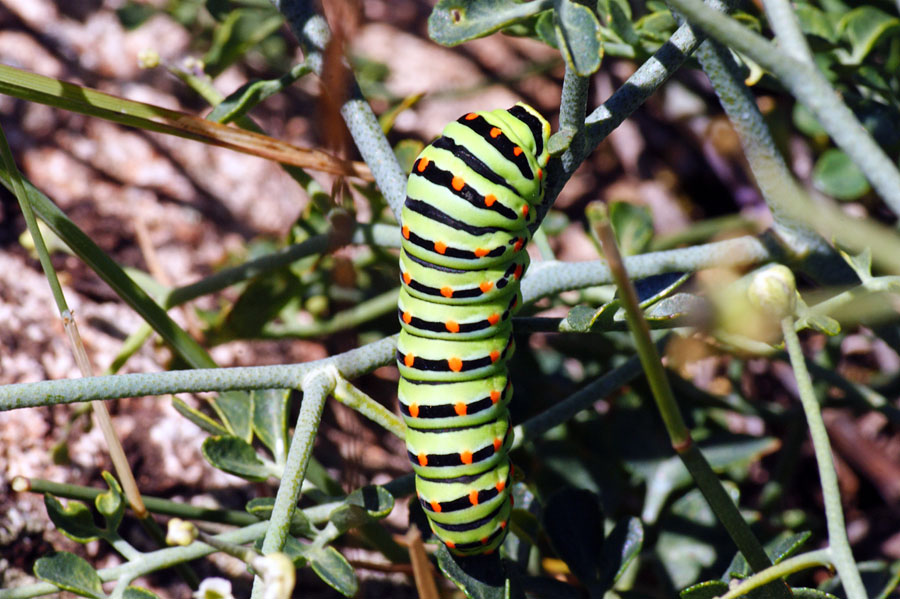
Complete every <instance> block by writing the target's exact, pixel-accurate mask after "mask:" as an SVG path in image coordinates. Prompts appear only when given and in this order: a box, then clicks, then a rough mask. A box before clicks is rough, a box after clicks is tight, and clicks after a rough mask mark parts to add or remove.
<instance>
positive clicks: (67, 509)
mask: <svg viewBox="0 0 900 599" xmlns="http://www.w3.org/2000/svg"><path fill="white" fill-rule="evenodd" d="M44 505H45V506H46V507H47V515H48V516H50V520H51V521H52V522H53V524H54V525H55V526H56V528H58V529H59V530H60V531H61V532H62V533H63V534H64V535H66V536H67V537H69V538H70V539H72V540H73V541H77V542H79V543H87V542H89V541H95V540H97V539H99V538H101V537H103V536H104V531H103V530H102V529H101V528H99V527H98V526H97V525H96V524H94V516H93V515H92V514H91V510H90V509H88V507H87V506H86V505H84V504H83V503H81V502H80V501H75V500H69V503H68V505H67V506H63V504H62V503H61V502H60V501H59V500H58V499H57V498H56V497H54V496H53V495H50V494H49V493H44Z"/></svg>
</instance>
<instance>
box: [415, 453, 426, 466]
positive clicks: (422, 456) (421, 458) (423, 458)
mask: <svg viewBox="0 0 900 599" xmlns="http://www.w3.org/2000/svg"><path fill="white" fill-rule="evenodd" d="M416 457H418V458H419V466H427V465H428V456H427V455H425V454H424V453H420V454H419V455H418V456H416Z"/></svg>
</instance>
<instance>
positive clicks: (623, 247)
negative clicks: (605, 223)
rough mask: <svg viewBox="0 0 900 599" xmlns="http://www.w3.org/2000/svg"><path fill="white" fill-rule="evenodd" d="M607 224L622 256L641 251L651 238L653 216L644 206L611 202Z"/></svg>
mask: <svg viewBox="0 0 900 599" xmlns="http://www.w3.org/2000/svg"><path fill="white" fill-rule="evenodd" d="M609 224H610V226H612V229H613V232H614V233H615V234H616V241H618V242H619V251H621V252H622V255H623V256H633V255H635V254H641V253H643V252H644V251H645V250H646V249H647V247H648V246H649V245H650V241H651V240H652V239H653V216H651V214H650V209H649V208H647V207H646V206H637V205H635V204H631V203H629V202H612V203H611V204H610V205H609Z"/></svg>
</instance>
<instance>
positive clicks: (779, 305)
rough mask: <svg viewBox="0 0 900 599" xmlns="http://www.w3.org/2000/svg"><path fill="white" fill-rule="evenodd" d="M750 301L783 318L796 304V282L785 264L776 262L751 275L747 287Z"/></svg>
mask: <svg viewBox="0 0 900 599" xmlns="http://www.w3.org/2000/svg"><path fill="white" fill-rule="evenodd" d="M747 298H748V299H749V300H750V303H751V304H752V305H753V306H754V307H755V308H758V309H760V310H762V311H763V312H766V313H768V314H771V315H772V316H775V317H777V318H784V317H785V316H787V315H788V314H792V313H793V312H794V308H795V307H796V305H797V284H796V282H795V281H794V273H792V272H791V271H790V269H789V268H788V267H787V266H783V265H781V264H776V265H774V266H770V267H769V268H766V269H763V270H760V271H759V272H757V273H756V274H754V275H753V279H752V280H751V281H750V287H749V288H748V289H747Z"/></svg>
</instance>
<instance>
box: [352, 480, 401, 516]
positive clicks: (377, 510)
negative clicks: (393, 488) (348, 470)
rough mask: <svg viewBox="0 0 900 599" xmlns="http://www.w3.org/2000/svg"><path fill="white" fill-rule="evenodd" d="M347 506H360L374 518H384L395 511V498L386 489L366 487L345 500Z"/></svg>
mask: <svg viewBox="0 0 900 599" xmlns="http://www.w3.org/2000/svg"><path fill="white" fill-rule="evenodd" d="M344 503H345V504H347V505H354V506H359V507H361V508H363V509H365V510H366V512H368V513H369V516H371V517H372V518H378V519H380V518H384V517H385V516H387V515H388V514H390V513H391V510H393V509H394V496H393V495H391V492H390V491H388V490H387V489H385V488H384V487H381V486H378V485H366V486H365V487H360V488H359V489H356V490H355V491H353V492H352V493H350V494H349V495H347V497H346V499H344Z"/></svg>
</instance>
